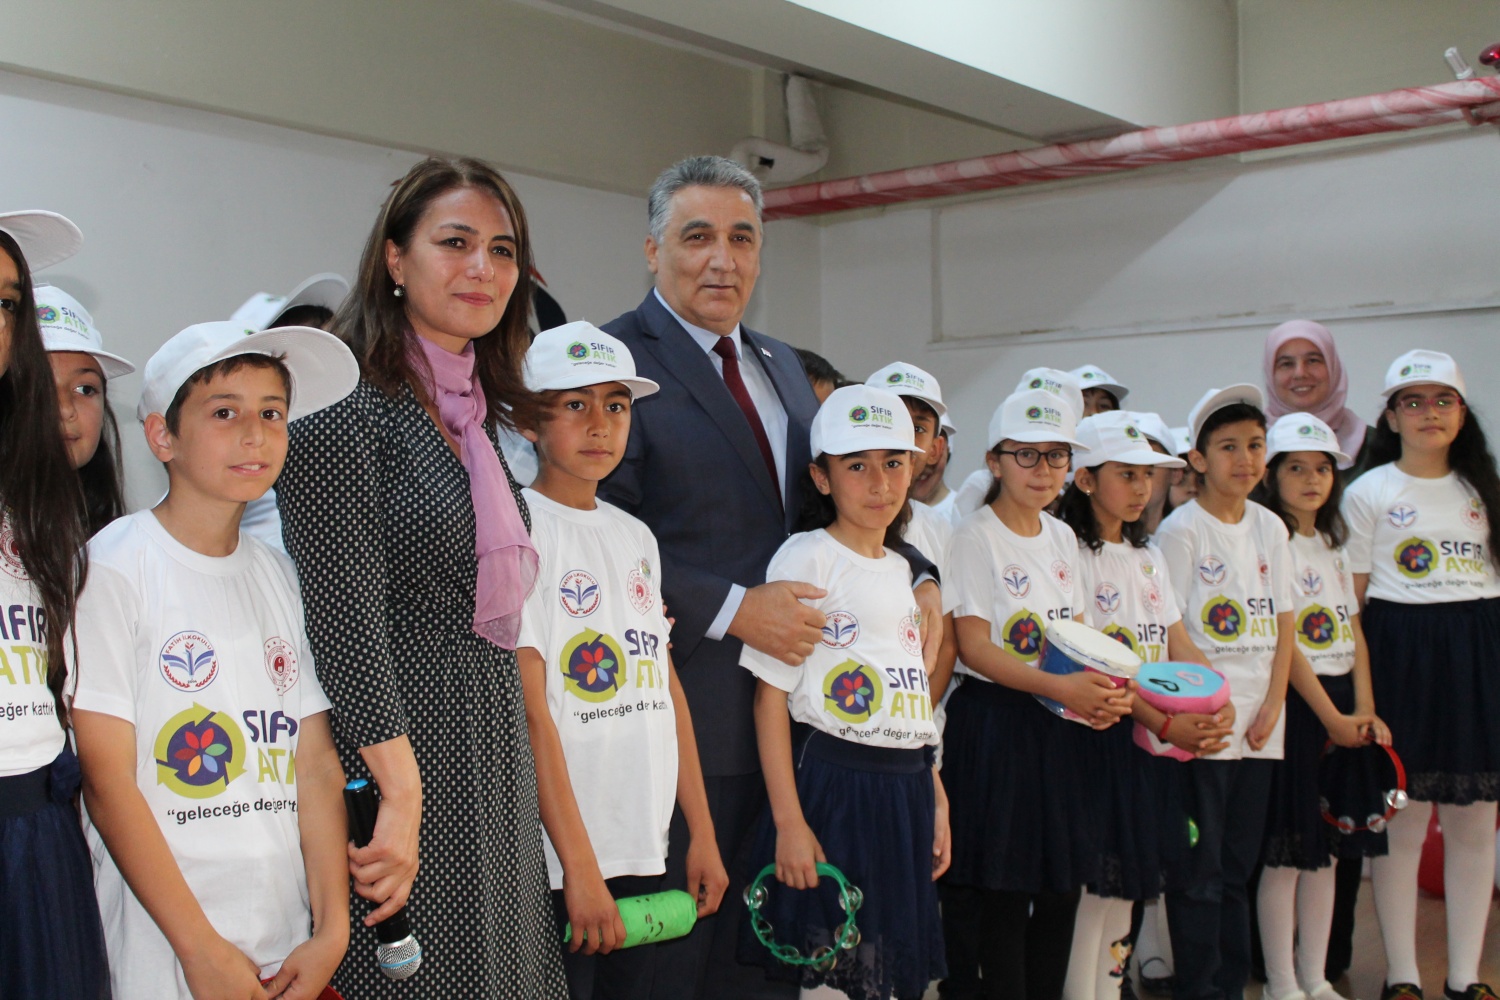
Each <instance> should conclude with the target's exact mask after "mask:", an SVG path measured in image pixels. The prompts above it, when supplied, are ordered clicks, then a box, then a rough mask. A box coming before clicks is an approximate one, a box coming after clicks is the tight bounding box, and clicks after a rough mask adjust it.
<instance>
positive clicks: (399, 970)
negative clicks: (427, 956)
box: [375, 934, 422, 979]
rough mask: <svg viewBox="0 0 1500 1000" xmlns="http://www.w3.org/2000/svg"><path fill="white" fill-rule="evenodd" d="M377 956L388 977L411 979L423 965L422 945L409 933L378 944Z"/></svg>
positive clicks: (382, 970) (382, 969)
mask: <svg viewBox="0 0 1500 1000" xmlns="http://www.w3.org/2000/svg"><path fill="white" fill-rule="evenodd" d="M375 958H376V961H378V962H379V963H380V971H381V972H384V973H385V977H386V978H387V979H409V978H411V977H412V976H414V975H416V974H417V970H418V969H419V968H421V967H422V946H421V944H419V943H418V942H417V939H416V938H414V937H412V936H411V935H410V934H408V935H407V936H406V937H404V938H402V939H401V940H399V941H392V942H391V943H390V944H385V943H381V944H378V945H376V946H375Z"/></svg>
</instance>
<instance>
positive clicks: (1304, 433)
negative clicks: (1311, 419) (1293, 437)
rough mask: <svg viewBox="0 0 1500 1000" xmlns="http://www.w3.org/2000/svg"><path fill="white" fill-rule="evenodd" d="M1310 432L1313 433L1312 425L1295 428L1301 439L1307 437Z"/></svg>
mask: <svg viewBox="0 0 1500 1000" xmlns="http://www.w3.org/2000/svg"><path fill="white" fill-rule="evenodd" d="M1312 432H1313V425H1312V424H1303V425H1302V426H1301V427H1298V428H1297V433H1298V434H1301V435H1302V436H1303V437H1307V436H1308V435H1309V434H1311V433H1312Z"/></svg>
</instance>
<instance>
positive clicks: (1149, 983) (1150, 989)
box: [1141, 963, 1176, 997]
mask: <svg viewBox="0 0 1500 1000" xmlns="http://www.w3.org/2000/svg"><path fill="white" fill-rule="evenodd" d="M1162 964H1163V965H1165V964H1166V963H1162ZM1175 983H1176V977H1175V976H1173V975H1171V974H1170V973H1168V974H1167V975H1165V976H1148V975H1146V974H1145V973H1144V972H1142V973H1141V989H1142V990H1144V991H1145V992H1147V993H1149V994H1151V995H1152V996H1154V997H1169V996H1171V995H1172V987H1173V986H1174V985H1175Z"/></svg>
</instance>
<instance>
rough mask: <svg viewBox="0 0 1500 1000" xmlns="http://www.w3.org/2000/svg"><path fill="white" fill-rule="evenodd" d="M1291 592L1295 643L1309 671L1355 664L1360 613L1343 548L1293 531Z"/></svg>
mask: <svg viewBox="0 0 1500 1000" xmlns="http://www.w3.org/2000/svg"><path fill="white" fill-rule="evenodd" d="M1292 592H1293V599H1294V601H1295V602H1296V603H1295V604H1294V610H1295V611H1296V615H1297V645H1298V646H1299V647H1300V648H1301V650H1302V655H1303V656H1305V657H1307V662H1308V663H1310V664H1312V668H1313V673H1315V674H1317V675H1318V676H1320V677H1338V676H1342V675H1343V674H1347V673H1348V672H1349V671H1351V670H1353V669H1354V627H1353V625H1352V624H1351V621H1352V620H1353V618H1354V616H1355V615H1356V614H1358V613H1359V602H1357V601H1356V600H1355V599H1354V574H1353V573H1352V572H1351V571H1350V569H1349V560H1348V557H1347V556H1346V555H1345V553H1344V550H1343V549H1334V548H1329V546H1328V543H1327V542H1325V541H1324V540H1323V536H1322V535H1320V534H1312V535H1301V534H1293V535H1292Z"/></svg>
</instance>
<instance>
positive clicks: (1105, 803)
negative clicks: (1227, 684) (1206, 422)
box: [1059, 411, 1234, 1000]
mask: <svg viewBox="0 0 1500 1000" xmlns="http://www.w3.org/2000/svg"><path fill="white" fill-rule="evenodd" d="M1078 440H1079V443H1080V447H1079V448H1078V449H1076V450H1075V451H1074V453H1073V467H1074V469H1075V472H1074V478H1073V484H1072V485H1071V486H1070V487H1069V488H1068V490H1067V492H1066V493H1064V494H1063V499H1062V506H1061V509H1060V511H1059V513H1060V515H1061V517H1062V519H1063V521H1065V522H1066V523H1067V524H1068V526H1069V527H1071V528H1072V529H1073V531H1074V533H1075V534H1076V535H1077V536H1078V585H1079V589H1080V591H1081V593H1082V599H1083V603H1084V621H1085V622H1086V623H1087V624H1088V625H1090V626H1092V627H1093V628H1096V629H1099V630H1100V631H1101V632H1103V633H1104V634H1105V635H1108V636H1110V637H1111V638H1113V639H1115V640H1116V641H1117V642H1120V643H1122V644H1123V645H1125V646H1126V647H1128V648H1129V649H1131V650H1132V651H1133V652H1135V653H1136V654H1137V655H1139V656H1140V657H1141V659H1142V660H1145V661H1147V662H1155V661H1159V660H1174V661H1178V662H1182V661H1189V662H1194V663H1201V664H1203V665H1204V666H1208V659H1207V657H1205V656H1204V655H1203V653H1202V652H1200V651H1199V649H1198V647H1197V646H1195V645H1194V644H1193V641H1192V639H1191V638H1190V637H1189V636H1188V633H1187V628H1186V627H1185V626H1184V625H1183V624H1182V613H1181V612H1180V611H1179V610H1178V608H1177V602H1176V601H1175V600H1173V599H1172V588H1171V583H1170V581H1169V580H1168V579H1167V568H1166V560H1165V559H1163V558H1162V554H1161V552H1160V550H1158V549H1157V548H1156V546H1154V545H1152V544H1151V543H1150V542H1149V541H1147V539H1146V530H1145V525H1144V517H1145V513H1146V511H1147V509H1148V508H1149V506H1150V500H1151V494H1152V490H1153V484H1154V482H1155V480H1156V478H1157V477H1156V476H1155V475H1154V473H1156V472H1168V471H1171V470H1173V469H1180V468H1182V467H1183V466H1185V465H1186V464H1187V463H1186V462H1184V461H1182V460H1181V459H1179V458H1173V457H1171V456H1169V455H1163V454H1160V453H1159V452H1157V451H1156V450H1154V449H1153V448H1152V447H1151V442H1150V440H1149V439H1148V437H1147V436H1146V434H1145V433H1144V432H1143V430H1142V428H1140V427H1138V426H1137V425H1136V423H1135V419H1134V416H1133V415H1132V414H1129V413H1124V412H1119V411H1114V412H1110V411H1101V412H1100V413H1098V414H1095V415H1094V416H1091V417H1087V418H1085V419H1084V420H1083V421H1081V422H1080V423H1079V425H1078ZM1131 715H1132V717H1133V719H1134V721H1136V722H1138V723H1140V724H1141V725H1143V726H1146V727H1147V728H1148V729H1150V731H1151V732H1153V733H1158V732H1165V734H1166V735H1165V739H1166V740H1167V741H1168V742H1170V743H1171V744H1173V745H1174V746H1178V747H1180V748H1182V749H1184V750H1186V751H1188V752H1189V753H1193V754H1198V755H1200V756H1201V755H1207V754H1211V753H1214V752H1216V751H1217V750H1222V749H1224V748H1225V747H1227V746H1228V743H1227V742H1225V738H1226V737H1227V736H1228V735H1229V733H1230V732H1231V731H1232V729H1233V725H1234V721H1233V720H1234V716H1233V709H1232V708H1230V707H1228V706H1226V708H1225V710H1224V711H1222V712H1220V713H1217V714H1215V715H1198V714H1190V713H1182V714H1179V715H1175V716H1173V717H1171V718H1170V719H1169V718H1168V717H1167V716H1166V715H1164V714H1163V713H1162V712H1160V711H1158V710H1157V709H1155V708H1152V707H1151V706H1150V705H1149V704H1147V703H1146V702H1145V701H1144V700H1142V699H1136V701H1135V704H1134V707H1133V710H1132V712H1131ZM1133 729H1134V727H1133V726H1130V725H1119V726H1112V727H1110V728H1109V729H1106V730H1104V731H1102V732H1099V733H1096V734H1093V737H1092V739H1091V740H1090V744H1091V747H1090V748H1091V750H1092V751H1093V752H1094V758H1093V761H1092V763H1091V766H1090V768H1089V771H1090V773H1091V774H1092V775H1093V776H1094V781H1093V786H1094V789H1095V791H1094V792H1093V794H1094V796H1095V797H1096V801H1097V805H1098V806H1099V807H1100V814H1099V816H1098V818H1097V823H1096V825H1097V829H1098V830H1099V833H1100V835H1101V838H1102V840H1101V844H1100V850H1101V851H1102V852H1103V856H1104V859H1105V864H1104V869H1103V871H1102V872H1101V875H1100V879H1099V881H1097V882H1094V883H1090V884H1089V885H1088V887H1087V890H1086V891H1085V892H1084V894H1083V896H1082V898H1081V899H1080V900H1079V904H1078V916H1077V920H1076V922H1075V924H1074V928H1073V953H1072V958H1071V960H1070V961H1069V963H1068V979H1067V985H1066V987H1065V989H1064V991H1063V996H1064V997H1065V998H1066V1000H1096V998H1097V1000H1107V998H1108V1000H1113V998H1118V997H1119V995H1120V985H1121V983H1122V982H1123V980H1124V978H1125V975H1126V967H1127V966H1128V964H1129V958H1130V952H1131V940H1130V911H1131V906H1132V902H1133V901H1135V900H1146V899H1154V898H1156V896H1157V895H1158V894H1159V892H1160V890H1161V886H1162V884H1163V881H1164V879H1166V878H1167V877H1169V876H1171V877H1177V876H1180V875H1181V874H1182V873H1183V870H1184V864H1185V856H1186V854H1187V851H1188V849H1189V845H1188V826H1187V813H1186V811H1185V809H1184V807H1183V804H1182V796H1181V794H1180V790H1179V777H1180V775H1179V774H1178V771H1179V770H1180V768H1181V764H1180V763H1179V762H1177V761H1176V760H1174V759H1172V758H1170V757H1157V756H1153V755H1151V754H1149V753H1147V752H1146V751H1144V750H1142V749H1141V748H1139V747H1137V746H1136V745H1135V741H1134V739H1133V733H1132V730H1133Z"/></svg>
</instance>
